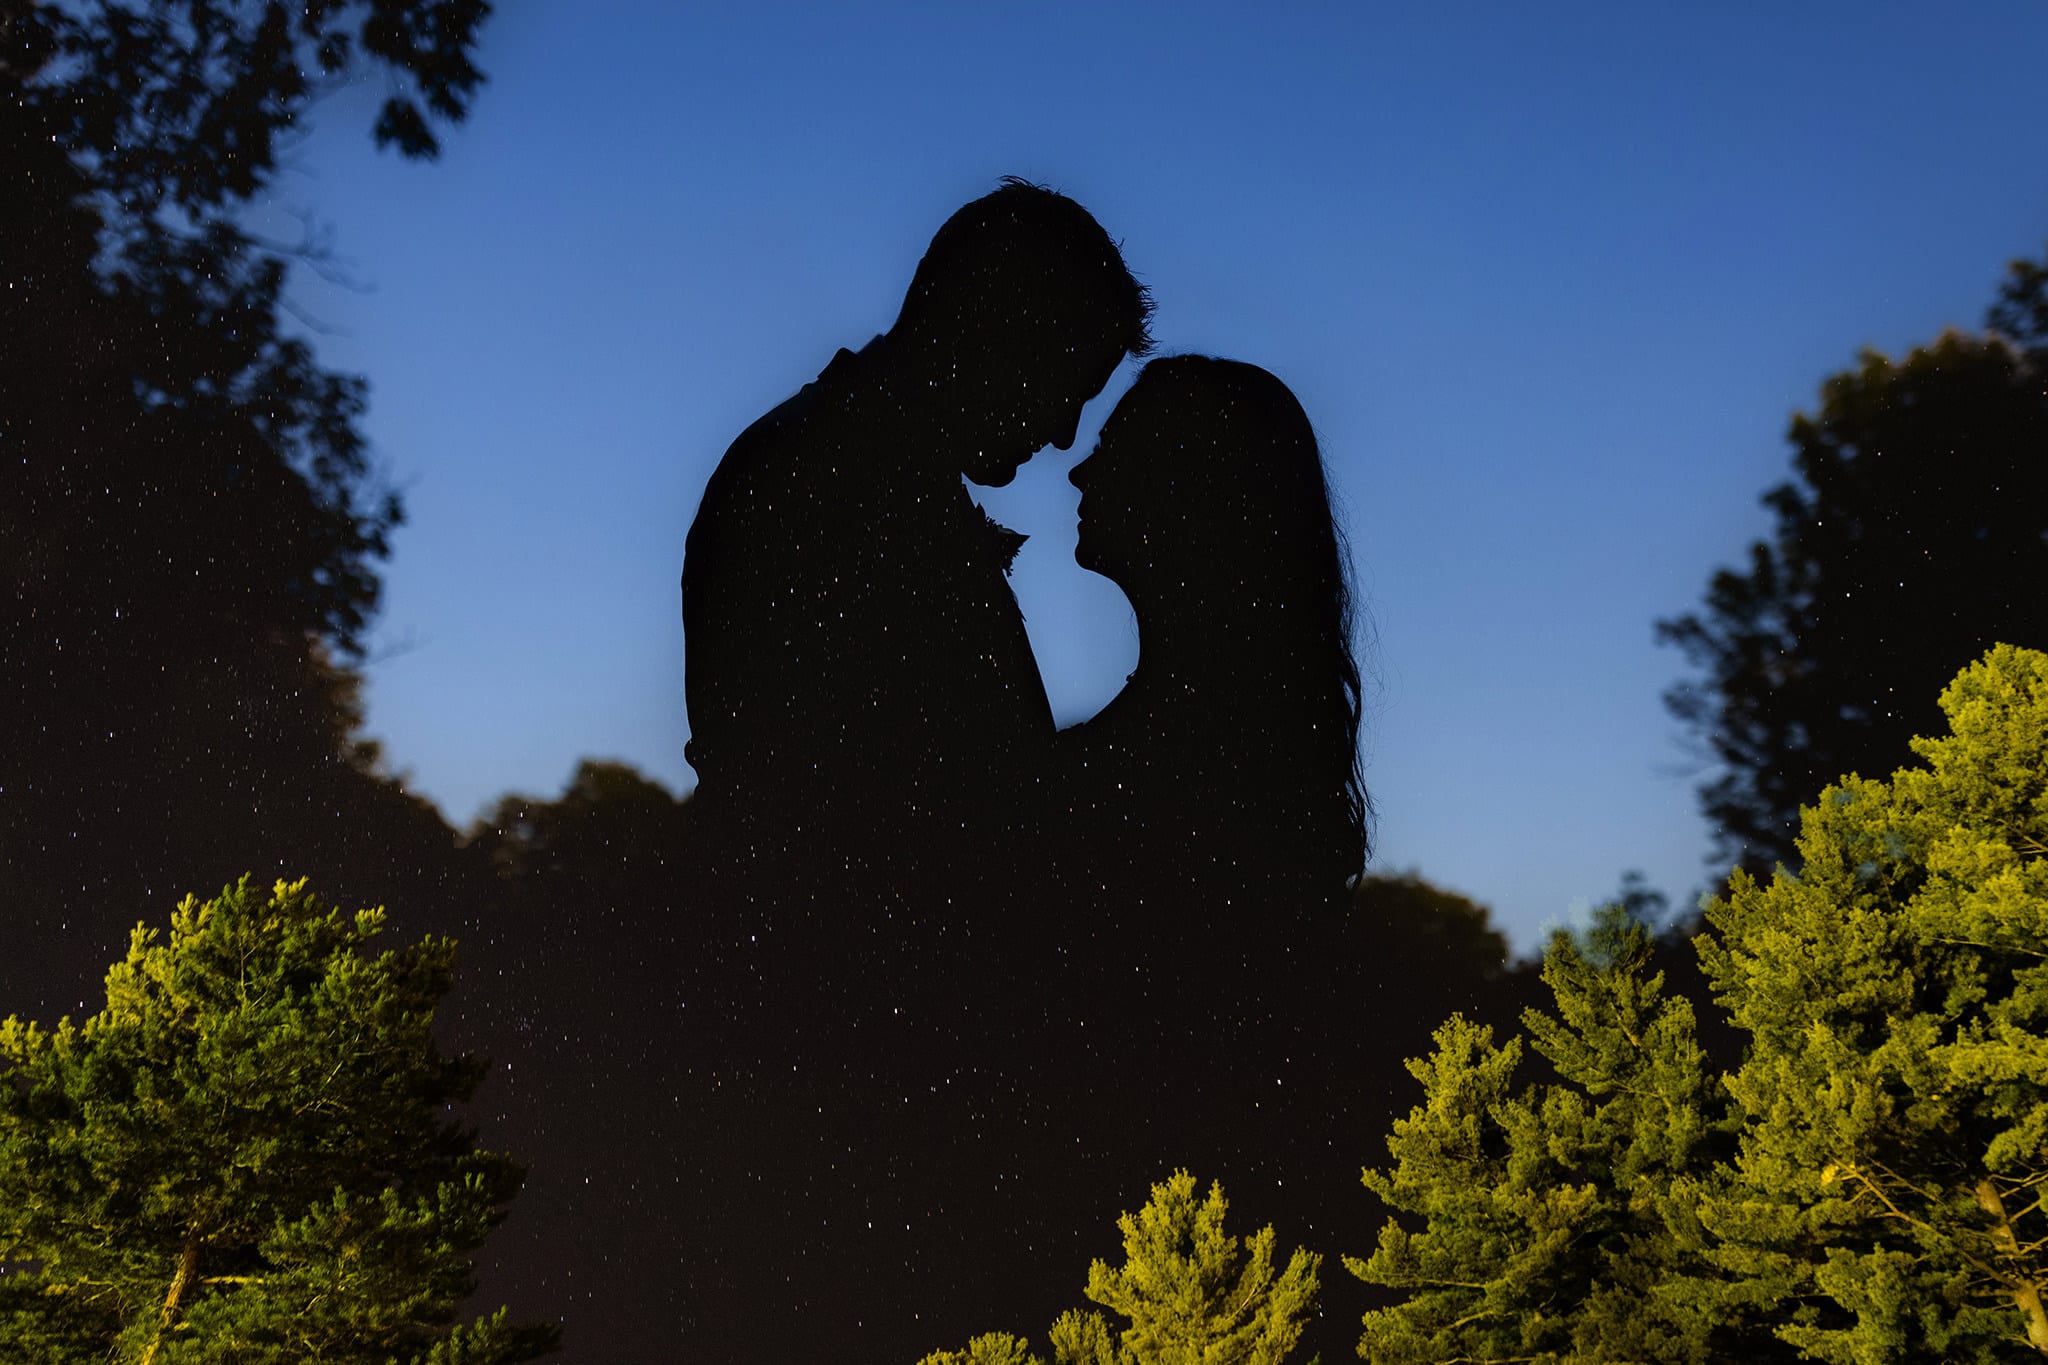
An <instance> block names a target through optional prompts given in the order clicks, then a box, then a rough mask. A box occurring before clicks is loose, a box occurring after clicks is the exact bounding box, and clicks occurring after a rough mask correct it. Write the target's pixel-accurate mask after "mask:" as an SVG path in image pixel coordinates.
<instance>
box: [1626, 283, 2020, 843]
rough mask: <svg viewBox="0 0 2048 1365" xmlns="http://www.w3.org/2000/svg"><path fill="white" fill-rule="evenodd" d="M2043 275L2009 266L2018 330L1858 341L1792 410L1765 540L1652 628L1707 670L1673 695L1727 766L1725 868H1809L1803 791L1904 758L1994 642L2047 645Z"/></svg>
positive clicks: (2008, 321) (1675, 707) (1712, 814)
mask: <svg viewBox="0 0 2048 1365" xmlns="http://www.w3.org/2000/svg"><path fill="white" fill-rule="evenodd" d="M2044 287H2048V274H2044V272H2043V271H2042V269H2041V268H2040V267H2038V266H2033V265H2029V264H2026V263H2021V264H2019V265H2016V266H2015V267H2014V268H2013V271H2012V274H2011V276H2010V279H2009V282H2008V284H2007V286H2006V289H2005V292H2004V295H2003V297H2002V299H2001V302H2000V305H1999V306H1998V307H1997V308H1996V309H1994V310H1993V314H1992V319H1991V321H1992V323H1993V326H1994V328H1997V329H1999V331H2003V332H2004V333H2005V335H2000V334H1998V332H1997V331H1995V332H1994V333H1993V334H1991V335H1984V336H1973V335H1966V334H1962V333H1957V332H1950V333H1948V334H1946V335H1944V336H1942V337H1941V338H1940V339H1939V340H1937V341H1935V342H1934V343H1933V344H1932V345H1929V346H1925V347H1921V348H1918V349H1915V350H1913V351H1912V352H1910V353H1909V354H1908V355H1906V356H1905V357H1904V358H1903V359H1901V360H1896V361H1894V360H1889V359H1886V358H1885V357H1884V356H1881V355H1878V354H1877V353H1875V352H1865V353H1864V355H1863V358H1862V361H1861V363H1860V364H1859V365H1858V367H1857V368H1855V369H1853V370H1849V371H1845V372H1844V373H1841V374H1838V375H1836V376H1834V377H1833V378H1832V379H1830V380H1828V381H1827V383H1826V384H1825V385H1824V386H1823V388H1822V391H1821V407H1820V410H1819V412H1818V413H1816V414H1813V415H1811V416H1808V415H1801V416H1799V417H1797V418H1795V419H1794V420H1793V423H1792V428H1791V440H1792V443H1793V446H1794V466H1795V471H1796V477H1795V478H1794V479H1793V480H1791V481H1789V482H1786V483H1784V484H1781V485H1779V486H1778V487H1777V488H1774V489H1772V490H1771V491H1770V492H1769V493H1768V494H1767V495H1766V496H1765V498H1764V501H1765V504H1766V505H1767V506H1769V507H1770V509H1771V510H1772V512H1773V513H1774V514H1775V515H1776V521H1777V524H1776V527H1775V529H1774V530H1773V532H1772V534H1771V537H1770V538H1769V539H1768V540H1765V541H1758V542H1756V543H1754V544H1752V545H1751V546H1750V551H1749V557H1748V563H1747V566H1746V567H1745V568H1742V569H1723V570H1721V571H1720V572H1718V573H1717V574H1715V575H1714V578H1713V580H1712V582H1711V584H1710V585H1709V587H1708V590H1707V597H1706V604H1705V608H1704V610H1702V611H1700V612H1695V613H1689V614H1687V615H1685V616H1681V617H1677V618H1674V619H1671V620H1666V621H1662V622H1659V624H1658V627H1657V629H1658V636H1659V638H1660V639H1661V640H1663V641H1664V642H1667V643H1671V644H1675V645H1677V646H1678V647H1679V648H1680V649H1682V650H1683V651H1684V652H1685V654H1686V656H1687V658H1688V659H1690V660H1691V662H1692V663H1693V664H1694V665H1695V666H1697V667H1698V668H1699V669H1701V670H1702V672H1703V673H1704V675H1705V676H1704V677H1702V678H1699V679H1696V680H1693V681H1688V682H1684V683H1681V684H1680V685H1678V686H1677V687H1674V688H1673V689H1672V690H1671V691H1670V692H1669V693H1668V694H1667V695H1666V704H1667V705H1668V706H1669V707H1670V709H1671V711H1672V713H1673V714H1674V715H1676V716H1677V717H1678V718H1679V719H1680V720H1681V721H1683V722H1685V724H1686V725H1687V726H1688V727H1689V728H1690V730H1691V731H1692V733H1693V735H1694V736H1695V737H1696V738H1697V739H1698V740H1699V741H1701V742H1702V744H1703V746H1704V747H1705V748H1706V749H1707V750H1708V751H1709V752H1710V753H1711V755H1712V757H1713V760H1714V761H1715V762H1716V763H1717V764H1718V772H1717V773H1716V774H1715V775H1714V776H1713V777H1711V778H1710V779H1709V780H1708V781H1707V782H1706V783H1705V784H1704V785H1703V786H1702V787H1701V788H1700V803H1701V807H1702V809H1703V810H1704V811H1705V813H1706V814H1707V816H1708V818H1709V819H1710V820H1712V821H1713V823H1714V825H1715V827H1716V831H1717V837H1716V845H1715V849H1714V856H1715V857H1716V858H1718V859H1720V860H1722V865H1723V866H1724V867H1725V865H1726V864H1727V863H1729V862H1734V863H1739V864H1741V865H1744V866H1747V867H1749V868H1751V869H1752V870H1754V871H1757V872H1759V873H1760V874H1763V875H1767V874H1768V872H1769V869H1770V868H1771V866H1772V865H1773V864H1774V863H1777V862H1784V863H1787V864H1788V865H1792V866H1796V865H1797V860H1798V854H1797V851H1796V849H1795V848H1794V845H1793V838H1794V835H1795V834H1796V833H1797V812H1798V809H1799V803H1800V801H1801V800H1803V799H1805V797H1806V796H1807V795H1808V794H1810V793H1812V792H1814V791H1818V790H1820V789H1821V788H1822V787H1824V786H1826V785H1828V784H1829V783H1831V782H1834V781H1836V780H1837V779H1839V778H1840V777H1842V776H1843V775H1844V774H1847V773H1851V772H1857V773H1864V774H1870V773H1884V772H1889V771H1891V770H1892V769H1893V768H1895V767H1897V766H1898V765H1899V764H1900V763H1902V762H1904V761H1906V759H1907V758H1908V757H1909V756H1910V750H1909V749H1908V748H1907V746H1906V741H1907V740H1908V739H1909V738H1910V737H1911V736H1912V735H1914V734H1915V733H1924V732H1926V731H1928V730H1929V729H1931V728H1932V727H1933V726H1934V725H1935V724H1936V723H1937V721H1938V720H1939V717H1938V716H1937V715H1936V714H1935V713H1934V711H1933V707H1932V703H1931V702H1930V701H1929V700H1928V699H1929V698H1932V697H1934V696H1935V695H1937V694H1938V693H1939V692H1940V690H1941V686H1942V684H1943V682H1945V681H1946V680H1947V679H1948V678H1950V677H1952V676H1954V674H1955V671H1956V670H1957V669H1958V668H1961V667H1962V666H1963V665H1964V664H1966V663H1968V662H1969V661H1970V660H1971V659H1974V658H1976V657H1978V656H1980V655H1982V654H1983V652H1984V651H1985V650H1986V649H1987V648H1989V647H1990V646H1991V645H1992V644H1995V643H1999V642H2005V643H2010V644H2018V645H2023V646H2035V647H2038V646H2040V645H2042V644H2044V643H2048V593H2044V592H2043V591H2042V584H2044V583H2048V369H2044V365H2043V360H2044V353H2043V351H2042V349H2041V342H2042V340H2043V338H2044V331H2043V323H2044V321H2048V303H2044V296H2043V290H2044ZM2008 337H2010V340H2009V339H2008ZM2030 347H2031V349H2029V348H2030Z"/></svg>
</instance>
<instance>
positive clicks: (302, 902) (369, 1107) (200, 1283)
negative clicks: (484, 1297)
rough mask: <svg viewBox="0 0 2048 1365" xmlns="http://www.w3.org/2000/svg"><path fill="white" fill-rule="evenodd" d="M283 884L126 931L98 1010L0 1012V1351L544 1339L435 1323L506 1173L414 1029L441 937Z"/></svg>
mask: <svg viewBox="0 0 2048 1365" xmlns="http://www.w3.org/2000/svg"><path fill="white" fill-rule="evenodd" d="M383 928H384V912H383V911H382V910H360V911H357V912H355V913H354V914H346V913H344V912H342V911H341V910H340V909H339V908H337V907H333V906H328V905H323V904H321V903H320V902H319V901H318V900H317V899H316V898H315V897H314V895H313V894H312V892H311V891H309V890H308V889H307V887H306V884H305V883H304V882H303V881H301V882H295V883H284V882H279V883H278V884H277V885H276V886H275V887H274V888H273V889H272V890H271V892H270V893H269V895H268V896H265V895H263V894H262V893H260V892H258V891H256V890H253V889H252V888H251V886H250V885H249V881H248V879H247V878H244V879H243V880H242V881H241V882H240V883H238V884H237V885H235V886H232V887H229V888H227V889H225V890H223V891H222V893H221V894H220V895H219V896H217V897H215V898H214V899H212V900H208V901H203V902H202V901H200V900H198V899H196V898H194V897H191V896H187V897H186V898H185V899H184V901H183V902H181V903H180V904H179V906H178V908H177V910H176V911H175V912H174V913H173V915H172V916H171V924H170V935H169V937H168V939H163V938H161V936H160V935H159V933H158V932H157V931H156V930H153V929H148V928H144V927H142V926H137V928H136V929H135V931H134V934H133V936H132V938H131V940H130V944H129V949H128V953H127V956H126V958H125V959H124V960H122V961H121V962H119V963H116V964H115V965H114V967H113V969H112V970H111V971H110V972H109V973H108V974H107V994H106V1007H105V1008H104V1009H102V1010H101V1011H100V1012H99V1013H97V1014H95V1015H93V1016H92V1017H91V1018H89V1019H87V1020H86V1021H85V1022H84V1023H83V1024H82V1025H80V1024H75V1023H73V1022H72V1021H71V1020H70V1019H69V1018H65V1019H63V1020H60V1021H59V1022H58V1023H57V1025H56V1026H55V1027H54V1028H45V1027H43V1026H40V1025H38V1024H36V1023H34V1022H28V1021H24V1020H22V1019H20V1018H19V1017H15V1016H10V1017H9V1018H8V1019H7V1020H6V1021H5V1023H4V1024H0V1064H4V1068H5V1069H4V1070H0V1266H5V1268H6V1269H7V1270H8V1272H9V1273H7V1274H6V1275H5V1276H4V1277H0V1354H5V1355H6V1356H7V1358H8V1359H9V1360H13V1361H19V1362H23V1365H32V1363H33V1362H49V1363H50V1365H57V1363H58V1362H68V1361H76V1360H83V1359H109V1358H119V1359H130V1360H140V1361H145V1362H158V1361H160V1362H163V1365H176V1362H181V1361H195V1362H196V1361H212V1360H228V1359H232V1360H236V1361H248V1362H276V1363H277V1365H287V1363H288V1362H289V1363H292V1365H296V1362H300V1361H305V1360H314V1359H318V1360H334V1361H362V1362H364V1363H365V1365H372V1363H374V1365H383V1363H384V1362H387V1361H391V1360H404V1361H414V1362H419V1363H420V1365H456V1362H458V1361H459V1362H466V1363H469V1365H483V1362H510V1361H518V1360H528V1359H532V1358H533V1357H535V1356H537V1355H541V1354H545V1353H546V1352H547V1351H548V1350H550V1349H552V1347H553V1343H554V1339H555V1333H554V1331H553V1329H552V1328H548V1327H540V1326H533V1327H522V1326H515V1325H513V1324H511V1323H510V1322H509V1321H508V1319H507V1315H506V1313H505V1311H504V1310H502V1309H501V1310H499V1312H498V1313H497V1314H495V1315H494V1316H491V1317H488V1318H482V1319H478V1320H477V1321H476V1322H474V1323H472V1324H470V1325H467V1326H451V1325H450V1324H452V1323H453V1321H454V1319H455V1317H456V1312H457V1309H458V1308H459V1306H460V1305H461V1303H462V1301H463V1300H464V1299H465V1298H466V1297H467V1296H468V1295H469V1294H470V1293H471V1292H472V1290H473V1289H474V1288H475V1282H474V1276H473V1272H472V1268H471V1263H470V1254H471V1253H472V1252H474V1251H475V1250H476V1249H477V1248H478V1247H479V1246H481V1245H482V1243H483V1241H484V1239H485V1236H486V1235H487V1234H488V1233H489V1231H490V1230H491V1228H492V1227H493V1226H495V1225H496V1224H497V1223H498V1222H499V1221H500V1220H501V1219H502V1218H503V1217H504V1215H505V1212H506V1205H507V1204H508V1202H509V1201H510V1200H511V1199H512V1197H513V1195H514V1193H515V1192H516V1191H517V1189H518V1187H519V1182H520V1179H521V1172H520V1170H519V1168H518V1167H517V1166H516V1165H514V1164H513V1163H512V1162H511V1161H510V1160H509V1159H508V1158H506V1157H505V1156H502V1155H500V1154H498V1153H494V1152H488V1151H483V1150H480V1149H478V1148H477V1146H476V1145H475V1141H474V1135H473V1133H472V1132H471V1131H470V1130H469V1129H468V1128H466V1127H464V1126H463V1125H462V1124H461V1123H460V1121H459V1120H457V1119H456V1118H453V1117H451V1115H450V1112H449V1109H450V1106H452V1105H455V1104H458V1103H460V1102H462V1101H465V1100H467V1099H468V1098H469V1097H470V1095H471V1093H472V1092H473V1091H474V1090H475V1088H476V1086H477V1084H478V1082H479V1081H480V1080H481V1079H482V1077H483V1074H484V1064H483V1063H482V1062H480V1061H478V1060H476V1059H474V1058H471V1057H464V1056H456V1057H446V1056H443V1055H442V1054H441V1053H440V1052H439V1050H438V1049H437V1048H436V1046H435V1044H434V1041H433V1038H432V1036H431V1033H430V1028H431V1025H432V1022H433V1015H434V1007H435V1005H436V1003H437V1002H438V1001H439V1000H440V998H441V997H442V996H443V995H444V994H446V992H447V990H448V988H449V985H450V983H451V973H452V969H453V958H454V945H453V944H452V943H451V942H449V941H448V940H446V939H434V938H428V939H424V940H422V941H421V942H419V943H416V944H414V945H412V946H411V947H409V948H400V949H389V950H385V951H382V952H377V951H375V950H374V947H373V944H374V940H376V939H377V937H378V936H379V935H380V934H381V933H382V931H383Z"/></svg>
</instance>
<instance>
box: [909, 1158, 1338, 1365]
mask: <svg viewBox="0 0 2048 1365" xmlns="http://www.w3.org/2000/svg"><path fill="white" fill-rule="evenodd" d="M1228 1208H1229V1204H1228V1202H1227V1201H1226V1200H1225V1199H1224V1197H1223V1186H1222V1185H1220V1184H1217V1185H1211V1186H1210V1187H1209V1193H1208V1195H1207V1197H1206V1198H1201V1199H1199V1200H1198V1199H1197V1197H1196V1187H1195V1178H1194V1177H1193V1176H1192V1175H1189V1174H1188V1173H1187V1172H1186V1171H1176V1172H1174V1173H1173V1175H1172V1176H1171V1177H1169V1178H1168V1179H1167V1180H1165V1181H1164V1182H1162V1183H1160V1184H1157V1185H1154V1186H1153V1187H1152V1198H1151V1201H1150V1202H1149V1203H1147V1204H1146V1205H1145V1207H1144V1208H1142V1209H1140V1210H1139V1211H1138V1212H1137V1213H1134V1214H1133V1213H1126V1214H1124V1215H1123V1216H1121V1217H1120V1218H1118V1219H1117V1227H1118V1228H1119V1229H1121V1230H1122V1232H1123V1241H1124V1263H1123V1264H1122V1265H1121V1266H1118V1267H1115V1268H1114V1269H1112V1268H1111V1267H1110V1265H1109V1264H1108V1263H1107V1262H1105V1261H1096V1262H1094V1263H1093V1264H1092V1265H1090V1266H1089V1267H1088V1286H1087V1290H1086V1293H1087V1295H1088V1297H1089V1298H1090V1299H1092V1300H1093V1301H1094V1302H1096V1303H1098V1304H1100V1305H1102V1306H1103V1307H1104V1308H1108V1309H1111V1310H1113V1311H1114V1312H1115V1313H1117V1314H1118V1315H1119V1316H1120V1317H1122V1318H1124V1319H1125V1320H1126V1321H1127V1322H1128V1324H1129V1325H1128V1326H1126V1327H1124V1328H1123V1329H1122V1330H1117V1329H1115V1328H1113V1327H1112V1326H1111V1325H1110V1322H1109V1320H1108V1319H1107V1318H1105V1317H1104V1316H1103V1315H1102V1314H1101V1313H1099V1312H1096V1311H1094V1310H1093V1309H1090V1310H1087V1311H1079V1310H1074V1311H1069V1312H1066V1313H1063V1314H1061V1315H1060V1318H1059V1321H1057V1322H1055V1323H1054V1324H1053V1326H1052V1332H1051V1338H1052V1350H1053V1359H1054V1360H1055V1361H1056V1362H1057V1365H1280V1363H1281V1362H1282V1361H1285V1360H1286V1359H1287V1358H1288V1354H1289V1352H1291V1351H1292V1350H1293V1349H1294V1347H1295V1345H1296V1343H1298V1342H1299V1341H1300V1340H1301V1332H1302V1328H1303V1326H1304V1325H1305V1324H1306V1322H1307V1320H1308V1318H1309V1315H1310V1314H1312V1313H1313V1312H1314V1311H1315V1303H1316V1292H1317V1288H1318V1282H1317V1279H1316V1271H1317V1268H1318V1267H1319V1266H1320V1264H1321V1262H1322V1258H1321V1257H1320V1256H1317V1255H1316V1254H1315V1253H1313V1252H1310V1251H1305V1250H1300V1249H1297V1250H1296V1251H1295V1252H1294V1254H1293V1255H1292V1256H1290V1257H1289V1258H1288V1261H1287V1268H1286V1269H1285V1270H1282V1271H1279V1272H1278V1273H1277V1274H1276V1273H1275V1271H1274V1267H1273V1241H1274V1233H1273V1229H1272V1228H1271V1227H1270V1226H1268V1227H1265V1228H1262V1229H1260V1230H1259V1231H1258V1232H1256V1233H1254V1234H1253V1235H1252V1236H1250V1237H1248V1238H1244V1239H1242V1240H1240V1239H1238V1238H1236V1237H1232V1236H1230V1235H1229V1234H1228V1233H1226V1232H1225V1231H1224V1230H1223V1218H1224V1214H1225V1213H1226V1212H1227V1210H1228ZM919 1365H1044V1362H1043V1361H1042V1360H1041V1359H1040V1358H1039V1357H1037V1356H1034V1355H1031V1354H1030V1353H1029V1351H1028V1350H1027V1348H1026V1344H1025V1342H1024V1341H1023V1340H1022V1339H1021V1338H1018V1337H1013V1336H1009V1335H1006V1334H1003V1333H992V1334H990V1335H987V1336H981V1337H976V1338H975V1339H974V1340H973V1341H972V1342H970V1343H969V1344H968V1349H967V1350H966V1351H964V1352H962V1351H941V1352H936V1353H934V1354H932V1355H928V1356H926V1357H925V1358H924V1359H923V1360H922V1361H920V1362H919Z"/></svg>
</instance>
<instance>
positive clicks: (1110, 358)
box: [961, 348, 1123, 488]
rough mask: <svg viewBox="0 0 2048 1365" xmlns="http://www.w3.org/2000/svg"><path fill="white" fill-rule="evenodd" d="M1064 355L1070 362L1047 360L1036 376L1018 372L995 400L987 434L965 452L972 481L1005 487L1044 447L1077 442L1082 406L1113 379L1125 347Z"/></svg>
mask: <svg viewBox="0 0 2048 1365" xmlns="http://www.w3.org/2000/svg"><path fill="white" fill-rule="evenodd" d="M1062 358H1063V359H1064V360H1066V361H1067V362H1068V363H1067V364H1065V365H1060V366H1050V365H1048V366H1046V367H1044V368H1043V369H1042V370H1041V371H1040V373H1038V374H1037V375H1035V376H1034V375H1029V374H1023V375H1017V376H1014V377H1013V378H1012V379H1011V381H1010V383H1009V384H1008V385H1006V386H1005V388H1006V390H1007V391H1006V393H1005V398H1004V401H1003V402H1002V403H1001V405H1000V407H998V406H997V405H994V404H991V409H990V421H989V424H988V427H987V430H986V434H985V438H984V439H983V440H982V441H981V442H979V443H975V444H973V445H971V447H970V448H968V449H966V450H965V451H963V453H962V458H961V469H962V472H964V473H965V474H966V475H967V477H968V478H969V479H970V480H971V481H973V482H974V483H977V484H980V485H982V486H983V487H986V488H1002V487H1004V486H1005V485H1007V484H1008V483H1009V482H1010V481H1011V480H1012V479H1014V478H1015V477H1016V475H1017V469H1018V467H1019V466H1020V465H1022V464H1023V463H1024V462H1025V461H1027V460H1029V459H1030V458H1031V457H1032V456H1034V455H1036V454H1037V453H1038V452H1039V451H1041V450H1043V449H1044V448H1045V447H1047V446H1051V447H1053V448H1054V449H1055V450H1068V449H1071V448H1072V447H1073V444H1074V436H1075V433H1076V431H1077V430H1079V428H1080V425H1081V411H1082V409H1084V408H1086V407H1087V406H1088V403H1089V400H1091V399H1093V398H1094V397H1095V395H1096V394H1098V393H1101V392H1102V390H1103V387H1104V386H1105V385H1107V384H1108V383H1109V379H1110V376H1111V375H1113V374H1115V373H1116V368H1117V366H1118V365H1119V364H1121V363H1122V361H1123V351H1122V350H1121V349H1119V350H1116V351H1115V352H1113V353H1112V352H1110V351H1109V350H1107V349H1105V348H1094V349H1091V350H1090V351H1088V352H1086V353H1085V354H1083V353H1080V352H1075V351H1069V352H1066V353H1065V354H1064V355H1063V357H1062Z"/></svg>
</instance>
